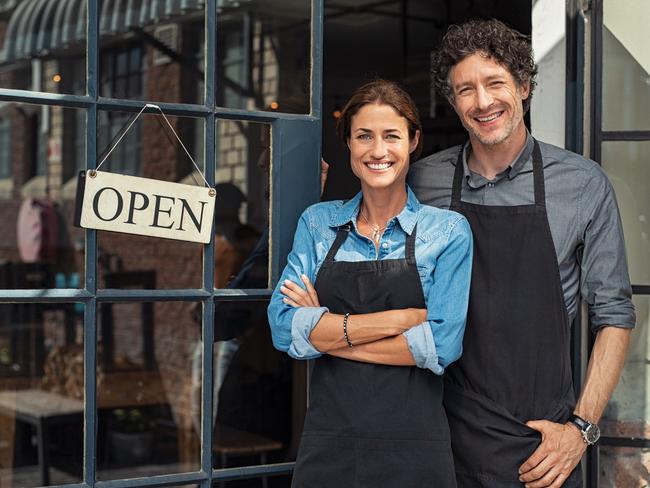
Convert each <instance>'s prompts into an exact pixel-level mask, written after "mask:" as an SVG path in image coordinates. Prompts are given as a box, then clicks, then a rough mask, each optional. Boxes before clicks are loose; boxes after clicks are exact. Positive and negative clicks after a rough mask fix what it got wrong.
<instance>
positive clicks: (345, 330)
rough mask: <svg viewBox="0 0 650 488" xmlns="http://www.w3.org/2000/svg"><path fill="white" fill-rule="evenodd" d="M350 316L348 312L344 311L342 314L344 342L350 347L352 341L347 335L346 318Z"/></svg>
mask: <svg viewBox="0 0 650 488" xmlns="http://www.w3.org/2000/svg"><path fill="white" fill-rule="evenodd" d="M349 317H350V314H349V313H346V314H345V315H344V316H343V337H345V342H347V343H348V347H352V341H350V338H349V337H348V318H349Z"/></svg>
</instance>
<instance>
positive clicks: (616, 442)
mask: <svg viewBox="0 0 650 488" xmlns="http://www.w3.org/2000/svg"><path fill="white" fill-rule="evenodd" d="M605 1H606V0H591V2H590V3H591V5H590V10H591V32H590V35H591V73H590V77H591V86H590V88H591V96H590V116H591V117H590V118H591V120H590V133H591V137H590V154H591V158H592V159H593V160H594V161H596V162H597V163H598V164H602V146H603V142H609V141H650V131H649V130H621V131H618V130H617V131H606V130H603V125H602V123H603V104H602V101H603V29H604V27H605V24H604V17H603V7H604V3H605ZM632 293H633V295H650V286H648V285H634V284H633V285H632ZM594 339H595V338H594V337H593V336H590V341H589V347H588V349H589V352H591V349H592V347H593V342H594ZM601 446H608V447H633V448H648V447H650V439H647V438H639V437H618V436H616V437H614V436H603V437H601V438H600V441H599V442H598V444H597V445H596V446H594V447H592V448H590V449H589V451H588V469H587V480H586V481H587V484H586V486H589V487H596V488H597V487H598V486H599V471H600V470H599V453H600V447H601Z"/></svg>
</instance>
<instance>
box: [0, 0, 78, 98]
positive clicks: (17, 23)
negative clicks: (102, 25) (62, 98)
mask: <svg viewBox="0 0 650 488" xmlns="http://www.w3.org/2000/svg"><path fill="white" fill-rule="evenodd" d="M0 15H1V17H0V18H1V19H2V20H0V23H2V29H0V44H1V45H2V50H0V87H2V88H15V89H20V90H35V91H43V92H48V93H72V94H75V95H83V94H85V92H86V75H85V73H86V0H68V1H60V0H22V1H9V2H7V1H5V2H2V3H1V4H0Z"/></svg>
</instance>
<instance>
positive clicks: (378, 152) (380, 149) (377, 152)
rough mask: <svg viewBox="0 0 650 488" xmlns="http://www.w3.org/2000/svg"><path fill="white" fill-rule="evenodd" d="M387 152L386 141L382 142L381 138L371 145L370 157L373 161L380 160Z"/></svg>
mask: <svg viewBox="0 0 650 488" xmlns="http://www.w3.org/2000/svg"><path fill="white" fill-rule="evenodd" d="M387 152H388V151H387V150H386V141H384V140H383V139H382V138H381V137H378V138H376V139H375V141H374V142H373V144H372V151H371V154H370V155H371V156H372V157H373V158H374V159H382V158H384V157H385V156H386V154H387Z"/></svg>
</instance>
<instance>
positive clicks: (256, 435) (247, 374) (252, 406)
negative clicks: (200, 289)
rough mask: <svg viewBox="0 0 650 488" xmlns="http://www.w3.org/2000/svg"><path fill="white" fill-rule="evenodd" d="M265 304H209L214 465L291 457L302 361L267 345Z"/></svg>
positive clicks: (302, 400) (298, 421) (297, 430)
mask: <svg viewBox="0 0 650 488" xmlns="http://www.w3.org/2000/svg"><path fill="white" fill-rule="evenodd" d="M267 305H268V303H267V302H217V303H216V304H215V317H216V319H215V343H214V358H213V359H214V365H213V367H214V369H213V371H214V387H213V398H214V411H213V415H212V422H213V425H214V446H213V450H214V453H215V457H214V461H215V468H225V467H233V466H246V465H253V464H265V463H267V462H284V461H291V460H293V459H295V455H296V450H297V446H298V442H299V439H300V434H301V429H302V422H303V419H304V411H305V408H306V391H305V390H306V389H305V387H306V364H305V362H295V361H291V360H290V359H289V357H288V356H287V355H286V354H283V353H280V352H278V351H276V350H275V349H274V348H273V344H272V342H271V335H270V332H269V326H268V322H267V320H266V307H267ZM198 347H200V344H197V348H198ZM198 357H199V359H200V353H199V355H198ZM229 486H230V485H229ZM233 486H234V485H233Z"/></svg>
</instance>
